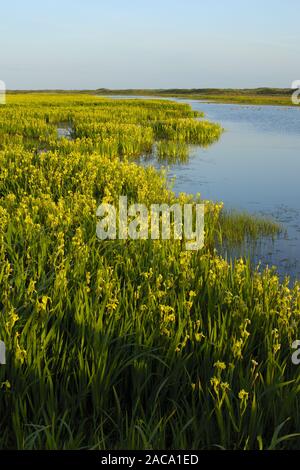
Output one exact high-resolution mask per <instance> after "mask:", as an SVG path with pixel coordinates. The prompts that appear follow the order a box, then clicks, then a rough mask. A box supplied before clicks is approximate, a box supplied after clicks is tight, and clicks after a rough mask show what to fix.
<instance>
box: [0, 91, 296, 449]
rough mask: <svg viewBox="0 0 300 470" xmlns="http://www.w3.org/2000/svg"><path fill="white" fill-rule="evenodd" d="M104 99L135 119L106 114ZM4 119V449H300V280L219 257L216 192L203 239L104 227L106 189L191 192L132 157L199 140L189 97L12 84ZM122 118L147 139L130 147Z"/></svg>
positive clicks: (162, 194) (111, 195)
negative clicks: (156, 145) (125, 234)
mask: <svg viewBox="0 0 300 470" xmlns="http://www.w3.org/2000/svg"><path fill="white" fill-rule="evenodd" d="M107 111H109V112H110V111H111V113H112V114H113V113H114V111H116V114H115V115H116V116H118V113H119V112H120V111H122V112H123V116H127V117H126V120H127V122H126V123H125V122H115V120H113V125H110V126H108V124H106V122H109V121H105V120H104V118H103V119H102V120H101V114H102V113H104V115H105V116H106V117H107V116H108V114H109V112H108V113H107ZM85 113H86V116H87V118H86V122H85V119H84V118H85ZM137 114H138V115H139V116H142V118H141V119H139V118H138V117H137ZM93 115H94V123H93V119H92V116H93ZM130 115H132V122H131V123H130V122H129V116H130ZM6 116H7V117H8V119H7V120H6ZM145 116H151V118H149V119H148V118H147V119H146V118H145ZM155 116H157V117H158V119H156V118H155ZM162 116H163V118H162ZM166 116H168V118H166ZM18 117H21V119H20V120H19V122H20V127H19V128H18V121H17V120H18ZM106 117H105V119H106ZM14 119H15V121H14ZM168 119H170V120H171V123H169V124H168V125H166V124H163V125H162V124H161V123H162V122H164V123H166V121H167V120H168ZM177 119H178V120H179V123H178V125H176V124H175V123H176V120H177ZM0 120H1V123H2V124H1V127H0V141H1V147H0V294H1V297H0V312H1V315H0V339H1V340H3V341H5V344H6V347H7V364H6V365H2V366H0V409H1V414H0V424H1V435H0V447H1V448H2V449H16V448H17V449H79V448H87V449H124V448H126V449H152V448H153V449H165V448H167V449H179V448H182V449H215V448H216V446H217V447H218V448H220V447H221V448H225V449H281V448H299V445H300V439H299V429H300V414H299V412H298V410H299V405H300V403H299V387H300V375H299V373H298V369H297V366H295V365H293V364H292V362H291V352H292V350H291V345H292V342H293V341H294V340H295V339H297V335H298V330H299V319H300V285H299V283H295V285H293V286H290V285H289V284H288V280H286V281H284V282H280V280H279V278H278V276H277V274H276V272H274V271H272V270H269V269H266V270H264V271H263V272H260V271H259V270H254V271H253V270H252V269H251V267H250V264H249V263H248V262H247V261H245V260H242V259H241V260H236V262H235V263H234V264H232V265H231V264H229V263H228V262H226V261H225V260H224V259H222V258H221V257H220V256H219V255H218V253H217V252H216V250H215V249H214V245H213V243H214V240H215V237H216V236H218V234H219V233H220V230H221V228H220V227H221V225H220V219H221V214H222V211H223V209H222V204H221V203H220V204H214V203H211V202H207V204H206V239H207V243H206V246H205V248H204V249H203V250H201V251H198V252H188V251H184V250H183V248H182V244H181V242H180V241H176V240H175V241H174V240H171V241H160V240H157V241H152V240H139V241H130V240H126V241H122V240H119V241H117V240H116V241H114V240H112V241H99V240H98V239H97V238H96V234H95V224H96V218H95V212H96V207H97V205H98V204H99V203H100V202H101V201H106V202H116V201H117V200H118V197H119V195H122V194H126V195H127V196H128V198H129V202H136V201H138V202H140V203H145V204H151V203H160V202H166V203H173V202H178V201H179V202H182V203H183V202H190V203H193V202H195V200H193V199H192V198H191V197H190V196H187V195H185V194H181V195H179V196H178V197H176V196H175V194H174V193H173V192H172V191H170V190H169V189H167V185H166V180H165V178H164V176H163V175H162V174H159V173H158V172H157V171H155V170H154V168H152V167H150V168H143V167H141V166H138V165H136V164H135V163H134V162H131V161H130V158H129V157H130V156H131V154H132V152H133V148H134V152H135V151H138V150H137V147H138V146H139V145H141V147H143V145H144V144H145V143H146V142H148V139H149V145H150V140H151V139H152V138H153V136H156V137H154V139H155V138H157V135H158V134H159V135H161V136H162V135H163V139H162V140H168V138H169V137H170V138H171V142H174V140H173V139H174V135H175V137H176V139H175V141H176V142H177V141H178V142H185V143H187V142H190V141H198V142H199V139H200V140H201V139H202V137H201V135H202V134H201V131H200V127H201V125H200V124H199V123H198V121H196V120H195V116H194V117H193V116H192V112H191V110H190V109H189V108H188V107H187V106H186V105H180V104H175V103H170V102H166V101H165V102H163V101H161V102H160V101H159V102H156V101H153V102H150V103H149V101H145V102H142V101H140V100H139V101H138V102H134V101H133V102H132V101H129V100H128V101H125V102H124V101H122V102H118V101H114V100H101V99H98V98H94V97H90V96H78V95H76V96H68V95H64V96H56V95H46V94H45V95H34V94H32V95H18V96H14V95H9V97H8V105H7V106H6V107H1V108H0ZM43 120H44V121H43ZM64 120H66V121H68V122H72V125H73V127H74V129H75V134H76V133H79V134H80V133H81V132H82V133H83V135H82V137H78V136H77V138H75V140H74V141H73V142H69V141H67V140H65V139H62V140H60V139H58V137H57V135H56V134H54V133H53V132H52V130H51V129H55V124H56V123H58V122H62V121H64ZM182 120H183V121H182ZM190 120H191V121H190ZM193 120H195V123H193V124H192V122H194V121H193ZM146 121H147V125H145V124H144V122H146ZM41 122H44V124H43V125H41ZM5 123H6V124H5ZM103 123H104V124H103ZM158 123H159V124H158ZM103 125H104V128H105V126H106V128H108V129H109V132H110V134H109V135H107V134H105V132H103ZM14 126H15V127H14ZM107 126H108V127H107ZM124 126H125V127H124ZM126 126H129V127H130V126H133V127H130V131H133V142H135V138H136V134H135V132H139V131H136V126H137V127H138V128H140V129H141V134H139V133H138V136H140V139H141V140H140V143H139V144H138V145H137V147H130V148H129V150H128V152H129V155H126V151H127V150H126V149H125V147H124V148H123V149H122V152H124V155H123V158H122V159H120V149H119V143H120V142H121V141H122V142H123V141H124V142H126V145H127V143H128V139H129V137H130V132H129V131H128V132H127V131H125V130H124V129H127V127H126ZM139 126H140V127H139ZM161 126H162V127H161ZM205 126H206V125H205ZM207 126H208V129H210V128H211V129H213V130H214V132H219V131H217V129H218V128H215V127H214V125H213V124H211V125H210V126H209V125H207ZM148 128H149V129H151V131H147V129H148ZM13 129H16V131H15V130H13ZM36 129H41V134H39V132H38V131H37V134H35V130H36ZM44 129H47V132H46V130H45V131H44ZM121 129H122V131H121ZM29 130H32V131H33V130H34V132H33V133H31V131H29ZM48 130H49V133H48ZM15 132H16V133H15ZM143 132H146V136H145V134H143ZM147 132H149V135H148V134H147ZM205 132H208V130H207V129H206V130H205ZM174 133H175V134H174ZM90 134H92V135H90ZM205 135H206V134H205ZM8 136H11V138H10V137H8ZM20 136H21V137H20ZM28 136H30V137H32V136H34V137H36V139H32V140H31V141H30V140H27V144H26V146H25V144H24V139H25V140H26V138H27V137H28ZM179 136H181V137H179ZM205 139H206V137H205ZM110 141H111V142H112V144H111V146H110V144H109V143H108V142H110ZM97 142H98V144H99V146H100V145H104V143H103V142H107V147H106V148H105V147H103V151H102V152H99V151H98V150H99V148H100V147H97V144H96V146H95V147H94V144H95V143H97ZM113 142H115V144H113ZM141 143H142V144H141ZM41 144H42V145H45V144H47V145H48V146H49V148H48V149H47V151H43V152H39V145H41ZM134 145H136V144H135V143H133V146H134ZM168 145H170V146H172V145H173V144H170V143H169V144H168ZM141 147H140V148H141ZM122 152H121V153H122ZM127 157H128V158H127ZM244 225H245V224H244ZM230 230H231V229H230Z"/></svg>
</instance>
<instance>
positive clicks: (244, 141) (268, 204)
mask: <svg viewBox="0 0 300 470" xmlns="http://www.w3.org/2000/svg"><path fill="white" fill-rule="evenodd" d="M126 98H128V97H126ZM138 98H141V97H138ZM175 101H176V100H175ZM177 101H180V102H185V103H189V104H190V105H191V106H192V108H193V109H194V110H198V111H204V113H205V119H209V120H211V121H214V122H219V123H220V124H221V125H222V126H223V128H224V129H225V132H224V134H223V135H222V136H221V138H220V140H219V141H218V142H217V143H215V144H213V145H212V146H210V147H209V148H206V149H204V148H201V147H193V148H192V150H191V156H190V159H189V162H188V163H186V164H174V165H169V167H168V168H169V172H168V174H169V177H170V178H173V177H176V180H175V185H174V190H175V191H176V192H180V191H182V192H187V193H192V194H196V193H200V194H201V196H202V198H203V199H210V200H213V201H223V202H224V204H225V206H226V207H227V208H232V209H240V210H247V211H248V212H251V213H255V214H260V215H264V216H270V217H272V218H273V219H275V220H277V221H278V222H280V223H282V224H283V225H284V228H285V229H286V230H287V234H286V235H284V236H280V237H279V238H278V239H276V240H275V241H274V242H273V241H272V242H271V241H270V240H262V241H261V243H260V244H259V245H258V246H256V247H255V249H254V251H253V247H252V248H251V257H252V260H253V261H254V262H255V263H257V262H259V261H261V262H262V265H263V266H265V265H270V266H274V265H275V266H276V267H277V269H278V272H279V274H280V275H281V276H282V277H283V276H285V275H289V276H290V277H291V279H300V184H299V177H300V107H299V108H296V107H283V106H282V107H280V106H248V105H233V104H219V103H218V104H216V103H208V102H201V101H196V100H181V99H180V100H177ZM151 163H152V164H155V166H159V165H158V164H157V163H154V162H153V161H152V162H151ZM248 248H249V247H248ZM249 249H250V248H249ZM243 250H245V248H244V249H243ZM233 254H234V255H239V254H247V253H246V252H243V251H242V252H239V250H234V253H233V252H231V253H230V252H229V253H228V256H229V257H230V256H232V255H233Z"/></svg>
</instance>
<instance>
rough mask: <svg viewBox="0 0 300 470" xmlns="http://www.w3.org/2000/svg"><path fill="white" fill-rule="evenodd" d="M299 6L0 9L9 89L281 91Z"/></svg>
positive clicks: (299, 56) (0, 55)
mask: <svg viewBox="0 0 300 470" xmlns="http://www.w3.org/2000/svg"><path fill="white" fill-rule="evenodd" d="M299 18H300V2H299V0H285V1H284V2H283V1H279V0H260V1H258V0H240V1H238V0H226V1H225V0H214V1H212V0H210V1H209V0H205V1H204V0H181V1H179V0H159V1H158V0H149V1H145V0H127V1H126V0H123V1H121V0H106V1H104V0H81V1H79V0H42V1H41V0H27V1H26V0H9V1H5V2H4V1H3V0H2V1H1V24H0V40H1V50H0V80H4V81H5V82H6V84H7V87H8V88H10V89H14V88H19V89H31V88H32V89H38V88H65V89H72V88H74V89H82V88H100V87H107V88H171V87H180V88H192V87H199V88H202V87H241V88H243V87H256V86H278V87H289V86H290V85H291V82H292V81H293V80H297V79H299V80H300V28H299Z"/></svg>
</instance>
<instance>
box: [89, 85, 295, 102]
mask: <svg viewBox="0 0 300 470" xmlns="http://www.w3.org/2000/svg"><path fill="white" fill-rule="evenodd" d="M96 93H98V94H101V95H111V94H114V95H118V94H119V95H137V96H138V95H142V96H164V97H172V96H173V97H177V98H186V99H195V100H207V101H212V102H216V103H217V102H220V103H233V104H249V105H251V104H252V105H273V106H295V105H294V104H293V103H292V90H291V89H290V88H250V89H230V88H224V89H222V88H194V89H180V88H172V89H166V90H164V89H158V90H139V89H138V90H107V89H99V90H97V91H96Z"/></svg>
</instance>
